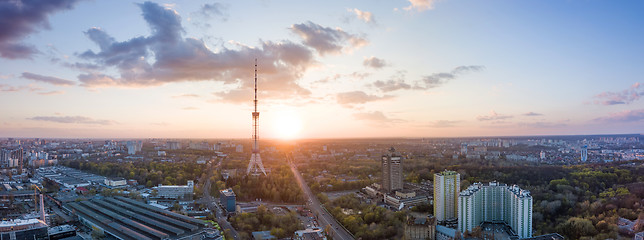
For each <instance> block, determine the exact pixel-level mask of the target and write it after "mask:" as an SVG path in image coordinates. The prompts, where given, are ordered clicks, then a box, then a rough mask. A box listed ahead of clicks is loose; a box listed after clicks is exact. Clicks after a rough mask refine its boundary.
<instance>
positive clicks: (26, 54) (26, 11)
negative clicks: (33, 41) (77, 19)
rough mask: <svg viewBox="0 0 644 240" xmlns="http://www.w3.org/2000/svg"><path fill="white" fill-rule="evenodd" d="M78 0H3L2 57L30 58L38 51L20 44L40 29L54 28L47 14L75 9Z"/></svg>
mask: <svg viewBox="0 0 644 240" xmlns="http://www.w3.org/2000/svg"><path fill="white" fill-rule="evenodd" d="M76 2H78V0H31V1H2V2H0V57H2V58H8V59H19V58H30V57H31V56H32V55H33V54H35V53H37V52H38V50H37V49H36V48H35V47H34V46H30V45H26V44H24V43H20V40H22V39H23V38H25V37H26V36H27V35H29V34H30V33H33V32H36V31H37V30H38V29H50V28H51V27H50V25H49V20H48V19H47V17H48V16H49V15H51V14H53V13H54V12H57V11H60V10H66V9H71V8H72V6H73V5H74V4H75V3H76Z"/></svg>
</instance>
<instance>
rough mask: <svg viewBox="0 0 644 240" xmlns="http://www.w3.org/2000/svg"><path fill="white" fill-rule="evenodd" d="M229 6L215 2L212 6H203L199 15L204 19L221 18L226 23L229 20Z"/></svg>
mask: <svg viewBox="0 0 644 240" xmlns="http://www.w3.org/2000/svg"><path fill="white" fill-rule="evenodd" d="M227 10H228V4H223V3H218V2H214V3H212V4H207V3H206V4H204V5H201V9H199V13H201V15H203V16H204V17H207V18H210V17H221V18H222V19H223V20H224V21H226V20H228V12H227Z"/></svg>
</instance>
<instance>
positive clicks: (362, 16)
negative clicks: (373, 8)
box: [347, 8, 376, 24]
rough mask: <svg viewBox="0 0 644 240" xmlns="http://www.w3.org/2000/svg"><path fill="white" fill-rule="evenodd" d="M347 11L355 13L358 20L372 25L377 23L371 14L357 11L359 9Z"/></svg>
mask: <svg viewBox="0 0 644 240" xmlns="http://www.w3.org/2000/svg"><path fill="white" fill-rule="evenodd" d="M347 11H349V12H350V13H354V14H355V15H356V17H357V18H358V19H360V20H362V21H363V22H365V23H371V24H375V23H376V19H375V18H374V16H373V14H372V13H371V12H367V11H361V10H360V9H357V8H354V9H351V8H349V9H347Z"/></svg>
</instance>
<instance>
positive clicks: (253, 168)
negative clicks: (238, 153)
mask: <svg viewBox="0 0 644 240" xmlns="http://www.w3.org/2000/svg"><path fill="white" fill-rule="evenodd" d="M254 90H255V98H254V100H253V105H254V111H253V152H252V155H251V157H250V163H248V169H247V170H246V174H250V173H251V172H252V174H253V175H259V171H261V172H262V173H264V175H266V170H265V169H264V164H262V159H261V158H260V156H259V130H258V128H259V112H258V111H257V58H255V89H254Z"/></svg>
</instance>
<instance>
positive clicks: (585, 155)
mask: <svg viewBox="0 0 644 240" xmlns="http://www.w3.org/2000/svg"><path fill="white" fill-rule="evenodd" d="M581 161H582V162H586V161H588V145H584V146H583V147H581Z"/></svg>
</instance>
